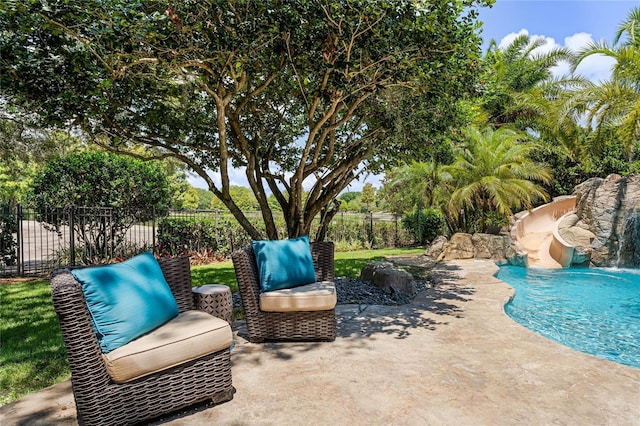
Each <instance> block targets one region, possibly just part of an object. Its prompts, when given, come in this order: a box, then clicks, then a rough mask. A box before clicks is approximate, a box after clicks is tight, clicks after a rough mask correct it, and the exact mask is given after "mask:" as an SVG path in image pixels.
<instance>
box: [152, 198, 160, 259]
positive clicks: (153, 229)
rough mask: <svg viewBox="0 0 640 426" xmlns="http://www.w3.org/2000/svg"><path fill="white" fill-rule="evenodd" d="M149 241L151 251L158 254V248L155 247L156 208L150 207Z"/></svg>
mask: <svg viewBox="0 0 640 426" xmlns="http://www.w3.org/2000/svg"><path fill="white" fill-rule="evenodd" d="M151 241H152V244H153V252H154V253H155V254H158V248H157V247H156V208H155V207H153V208H151Z"/></svg>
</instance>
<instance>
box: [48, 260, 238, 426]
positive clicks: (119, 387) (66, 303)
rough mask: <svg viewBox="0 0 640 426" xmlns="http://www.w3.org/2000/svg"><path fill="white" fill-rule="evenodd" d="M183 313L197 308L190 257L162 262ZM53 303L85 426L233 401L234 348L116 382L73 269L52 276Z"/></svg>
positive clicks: (109, 423) (80, 421)
mask: <svg viewBox="0 0 640 426" xmlns="http://www.w3.org/2000/svg"><path fill="white" fill-rule="evenodd" d="M159 263H160V267H161V269H162V272H163V275H164V277H165V279H166V280H167V283H168V284H169V286H170V288H171V291H172V293H173V295H174V297H175V299H176V302H177V304H178V308H179V312H180V313H183V312H185V311H187V310H193V309H195V307H194V300H193V295H192V292H191V276H190V267H189V259H188V258H186V257H181V258H167V259H160V260H159ZM51 293H52V298H53V305H54V308H55V310H56V313H57V315H58V319H59V321H60V328H61V330H62V337H63V339H64V343H65V346H66V349H67V357H68V359H69V366H70V369H71V382H72V387H73V394H74V398H75V402H76V407H77V412H78V421H79V423H81V424H95V425H122V424H132V423H137V422H140V421H143V420H147V419H152V418H155V417H159V416H161V415H163V414H166V413H169V412H172V411H175V410H178V409H181V408H184V407H186V406H189V405H192V404H194V403H197V402H201V401H205V400H207V399H211V400H212V401H213V402H214V403H220V402H224V401H228V400H230V399H232V397H233V395H232V393H233V388H232V383H231V363H230V352H229V348H227V349H226V350H220V351H218V352H214V353H210V354H207V355H204V356H202V357H200V358H198V359H195V360H193V361H189V362H185V363H183V364H179V365H177V366H175V367H172V368H169V369H165V370H162V371H159V372H156V373H152V374H149V375H146V376H143V377H141V378H139V379H135V380H133V381H131V382H126V383H121V384H118V383H114V382H113V381H112V380H111V378H110V376H109V374H108V372H107V370H106V367H105V364H104V361H103V358H102V353H101V351H100V346H99V343H98V340H97V338H96V336H95V333H94V331H93V330H92V324H91V319H90V316H89V315H90V314H89V311H88V310H87V307H86V305H85V299H84V295H83V293H82V289H81V285H80V283H79V282H77V281H76V280H75V278H74V277H73V275H72V274H71V273H70V271H69V270H68V269H59V270H57V271H55V272H54V273H53V275H52V279H51Z"/></svg>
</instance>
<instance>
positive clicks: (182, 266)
mask: <svg viewBox="0 0 640 426" xmlns="http://www.w3.org/2000/svg"><path fill="white" fill-rule="evenodd" d="M158 263H159V264H160V269H162V275H164V279H165V280H167V284H169V287H170V288H171V292H172V293H173V297H175V299H176V303H177V304H178V310H179V312H180V313H183V312H185V311H189V310H192V309H194V304H193V294H192V293H191V266H190V265H189V258H188V257H167V258H162V259H158Z"/></svg>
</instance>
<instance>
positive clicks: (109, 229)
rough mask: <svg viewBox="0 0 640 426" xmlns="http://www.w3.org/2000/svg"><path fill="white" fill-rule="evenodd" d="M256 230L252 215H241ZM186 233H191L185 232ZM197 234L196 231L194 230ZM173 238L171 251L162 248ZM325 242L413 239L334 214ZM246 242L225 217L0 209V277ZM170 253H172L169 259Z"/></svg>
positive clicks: (227, 249)
mask: <svg viewBox="0 0 640 426" xmlns="http://www.w3.org/2000/svg"><path fill="white" fill-rule="evenodd" d="M246 215H247V217H248V218H250V220H251V221H252V222H254V223H255V224H256V226H261V225H260V224H261V223H262V217H261V215H260V212H246ZM181 221H182V222H183V223H187V224H200V225H201V224H202V223H206V224H207V228H206V232H203V233H202V234H199V233H197V232H194V228H188V229H187V230H186V231H184V233H186V234H189V238H184V237H183V236H180V235H178V234H179V232H178V231H176V229H177V228H176V227H172V226H170V224H172V223H174V224H175V223H176V222H178V223H180V222H181ZM190 226H192V225H190ZM199 229H202V227H200V228H199ZM175 237H179V238H178V240H177V242H176V246H177V247H179V249H176V247H175V246H174V247H169V245H170V244H169V242H171V241H174V240H175V239H176V238H175ZM326 239H327V240H331V241H334V242H336V246H337V249H338V250H348V249H358V248H380V247H405V246H410V245H413V244H414V240H413V237H412V236H411V235H410V233H408V232H407V231H406V230H404V228H403V227H402V226H401V225H400V224H399V218H398V216H395V215H393V214H388V213H367V214H359V213H348V212H340V213H338V214H337V215H336V216H335V217H334V220H333V221H332V223H331V225H330V227H329V230H328V233H327V238H326ZM249 241H250V238H249V236H248V235H247V234H246V233H245V232H244V231H243V230H242V229H241V228H240V226H239V225H238V224H237V222H236V221H235V219H234V218H233V216H232V215H231V214H230V213H227V212H222V211H218V210H207V211H170V212H168V213H165V214H162V215H159V214H156V212H155V211H153V210H151V211H137V212H125V211H122V210H119V209H114V208H107V207H99V208H92V207H78V206H73V207H65V208H55V209H46V210H36V209H29V208H24V207H23V206H20V205H18V206H7V205H2V206H0V276H4V277H7V276H46V275H48V274H50V272H51V271H52V270H54V269H55V268H58V267H63V266H69V265H86V264H96V263H108V262H112V261H114V260H122V259H126V258H128V257H131V256H133V255H135V254H138V253H141V252H143V251H146V250H152V251H154V252H155V253H156V254H161V255H166V254H169V255H175V254H189V255H199V256H201V257H207V258H212V259H221V258H226V257H228V256H229V254H230V253H231V252H232V251H233V250H235V249H238V248H241V247H243V246H245V245H246V244H248V242H249ZM177 251H178V252H177Z"/></svg>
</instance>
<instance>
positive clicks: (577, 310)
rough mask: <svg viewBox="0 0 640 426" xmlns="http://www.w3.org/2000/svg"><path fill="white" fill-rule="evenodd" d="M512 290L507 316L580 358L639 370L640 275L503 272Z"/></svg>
mask: <svg viewBox="0 0 640 426" xmlns="http://www.w3.org/2000/svg"><path fill="white" fill-rule="evenodd" d="M497 277H498V278H499V279H501V280H502V281H505V282H507V283H508V284H509V285H511V286H512V287H513V288H514V289H515V290H516V296H515V297H514V298H513V300H512V301H511V302H509V303H508V304H507V305H506V306H505V312H506V313H507V315H509V316H510V317H511V318H513V319H514V320H515V321H517V322H518V323H520V324H522V325H523V326H525V327H527V328H528V329H530V330H532V331H534V332H536V333H538V334H541V335H543V336H545V337H547V338H549V339H552V340H555V341H557V342H559V343H562V344H563V345H565V346H569V347H571V348H573V349H576V350H578V351H581V352H585V353H588V354H591V355H594V356H597V357H599V358H603V359H608V360H610V361H614V362H617V363H619V364H624V365H628V366H630V367H635V368H640V269H613V268H611V269H609V268H585V269H571V268H570V269H553V270H549V269H536V268H523V267H518V266H503V267H501V268H500V272H498V275H497Z"/></svg>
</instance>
